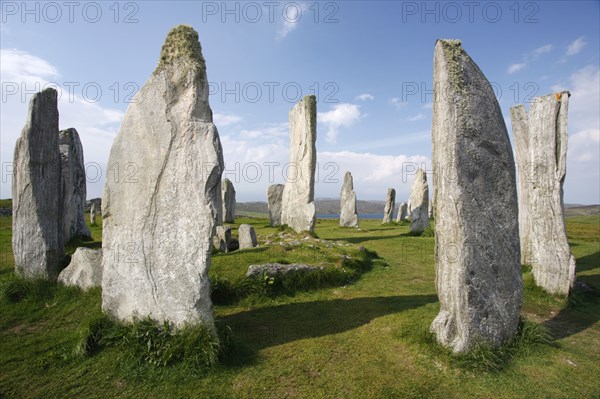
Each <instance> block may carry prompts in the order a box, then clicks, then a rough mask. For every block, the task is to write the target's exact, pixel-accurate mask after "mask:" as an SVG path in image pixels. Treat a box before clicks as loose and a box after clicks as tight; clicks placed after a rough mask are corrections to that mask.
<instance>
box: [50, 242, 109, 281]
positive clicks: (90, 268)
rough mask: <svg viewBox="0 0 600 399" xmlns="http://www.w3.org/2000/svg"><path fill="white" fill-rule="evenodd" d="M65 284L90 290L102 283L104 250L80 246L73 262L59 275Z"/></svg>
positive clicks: (72, 259)
mask: <svg viewBox="0 0 600 399" xmlns="http://www.w3.org/2000/svg"><path fill="white" fill-rule="evenodd" d="M58 281H59V282H61V283H63V284H64V285H74V286H77V287H79V288H81V289H83V290H88V289H90V288H94V287H100V286H101V285H102V250H101V249H90V248H84V247H79V248H77V250H75V253H74V254H73V256H72V258H71V263H69V266H67V267H66V268H65V269H64V270H63V271H62V272H60V274H59V275H58Z"/></svg>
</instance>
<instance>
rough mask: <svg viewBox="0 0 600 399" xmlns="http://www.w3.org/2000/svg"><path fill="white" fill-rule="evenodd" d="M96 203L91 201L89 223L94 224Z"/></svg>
mask: <svg viewBox="0 0 600 399" xmlns="http://www.w3.org/2000/svg"><path fill="white" fill-rule="evenodd" d="M96 216H97V215H96V204H94V203H93V202H92V206H91V207H90V224H91V225H93V226H95V225H96Z"/></svg>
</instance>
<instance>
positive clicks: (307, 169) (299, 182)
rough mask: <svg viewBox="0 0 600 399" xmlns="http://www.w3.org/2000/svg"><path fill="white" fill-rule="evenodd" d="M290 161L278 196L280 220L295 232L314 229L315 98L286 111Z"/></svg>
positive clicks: (311, 97) (301, 102)
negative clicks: (288, 121) (288, 125)
mask: <svg viewBox="0 0 600 399" xmlns="http://www.w3.org/2000/svg"><path fill="white" fill-rule="evenodd" d="M289 117H290V163H289V165H288V166H289V167H288V174H287V181H286V184H285V188H284V190H283V195H282V208H281V223H282V224H286V225H288V226H289V227H291V228H292V229H294V230H295V231H296V232H301V231H309V232H312V231H314V229H315V222H316V213H315V202H314V197H315V167H316V162H317V149H316V145H315V144H316V141H317V98H316V97H315V96H306V97H304V98H303V99H302V100H300V102H299V103H298V104H296V105H294V107H293V108H292V109H291V110H290V115H289Z"/></svg>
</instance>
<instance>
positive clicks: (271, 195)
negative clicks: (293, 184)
mask: <svg viewBox="0 0 600 399" xmlns="http://www.w3.org/2000/svg"><path fill="white" fill-rule="evenodd" d="M284 188H285V186H284V185H283V184H273V185H270V186H269V188H268V189H267V206H268V207H269V221H270V222H271V226H279V225H281V201H282V198H283V189H284Z"/></svg>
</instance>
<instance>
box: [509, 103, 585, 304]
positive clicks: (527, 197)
mask: <svg viewBox="0 0 600 399" xmlns="http://www.w3.org/2000/svg"><path fill="white" fill-rule="evenodd" d="M569 96H570V94H569V92H561V93H555V94H550V95H547V96H542V97H537V98H536V99H535V100H534V101H533V103H532V104H531V109H530V113H529V121H527V114H526V111H525V107H523V106H522V105H519V106H516V107H513V108H511V119H512V125H513V135H514V138H515V147H516V151H515V153H516V156H517V163H518V165H519V169H520V171H519V180H518V183H519V234H520V236H521V263H523V264H529V265H531V266H532V272H533V277H534V280H535V282H536V284H537V285H538V286H540V287H542V288H543V289H545V290H546V291H547V292H549V293H551V294H559V295H568V294H569V292H570V290H571V288H572V287H573V284H574V283H575V258H574V257H573V255H572V254H571V250H570V248H569V243H568V240H567V231H566V229H565V220H564V203H563V183H564V181H565V175H566V170H567V112H568V106H569Z"/></svg>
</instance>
